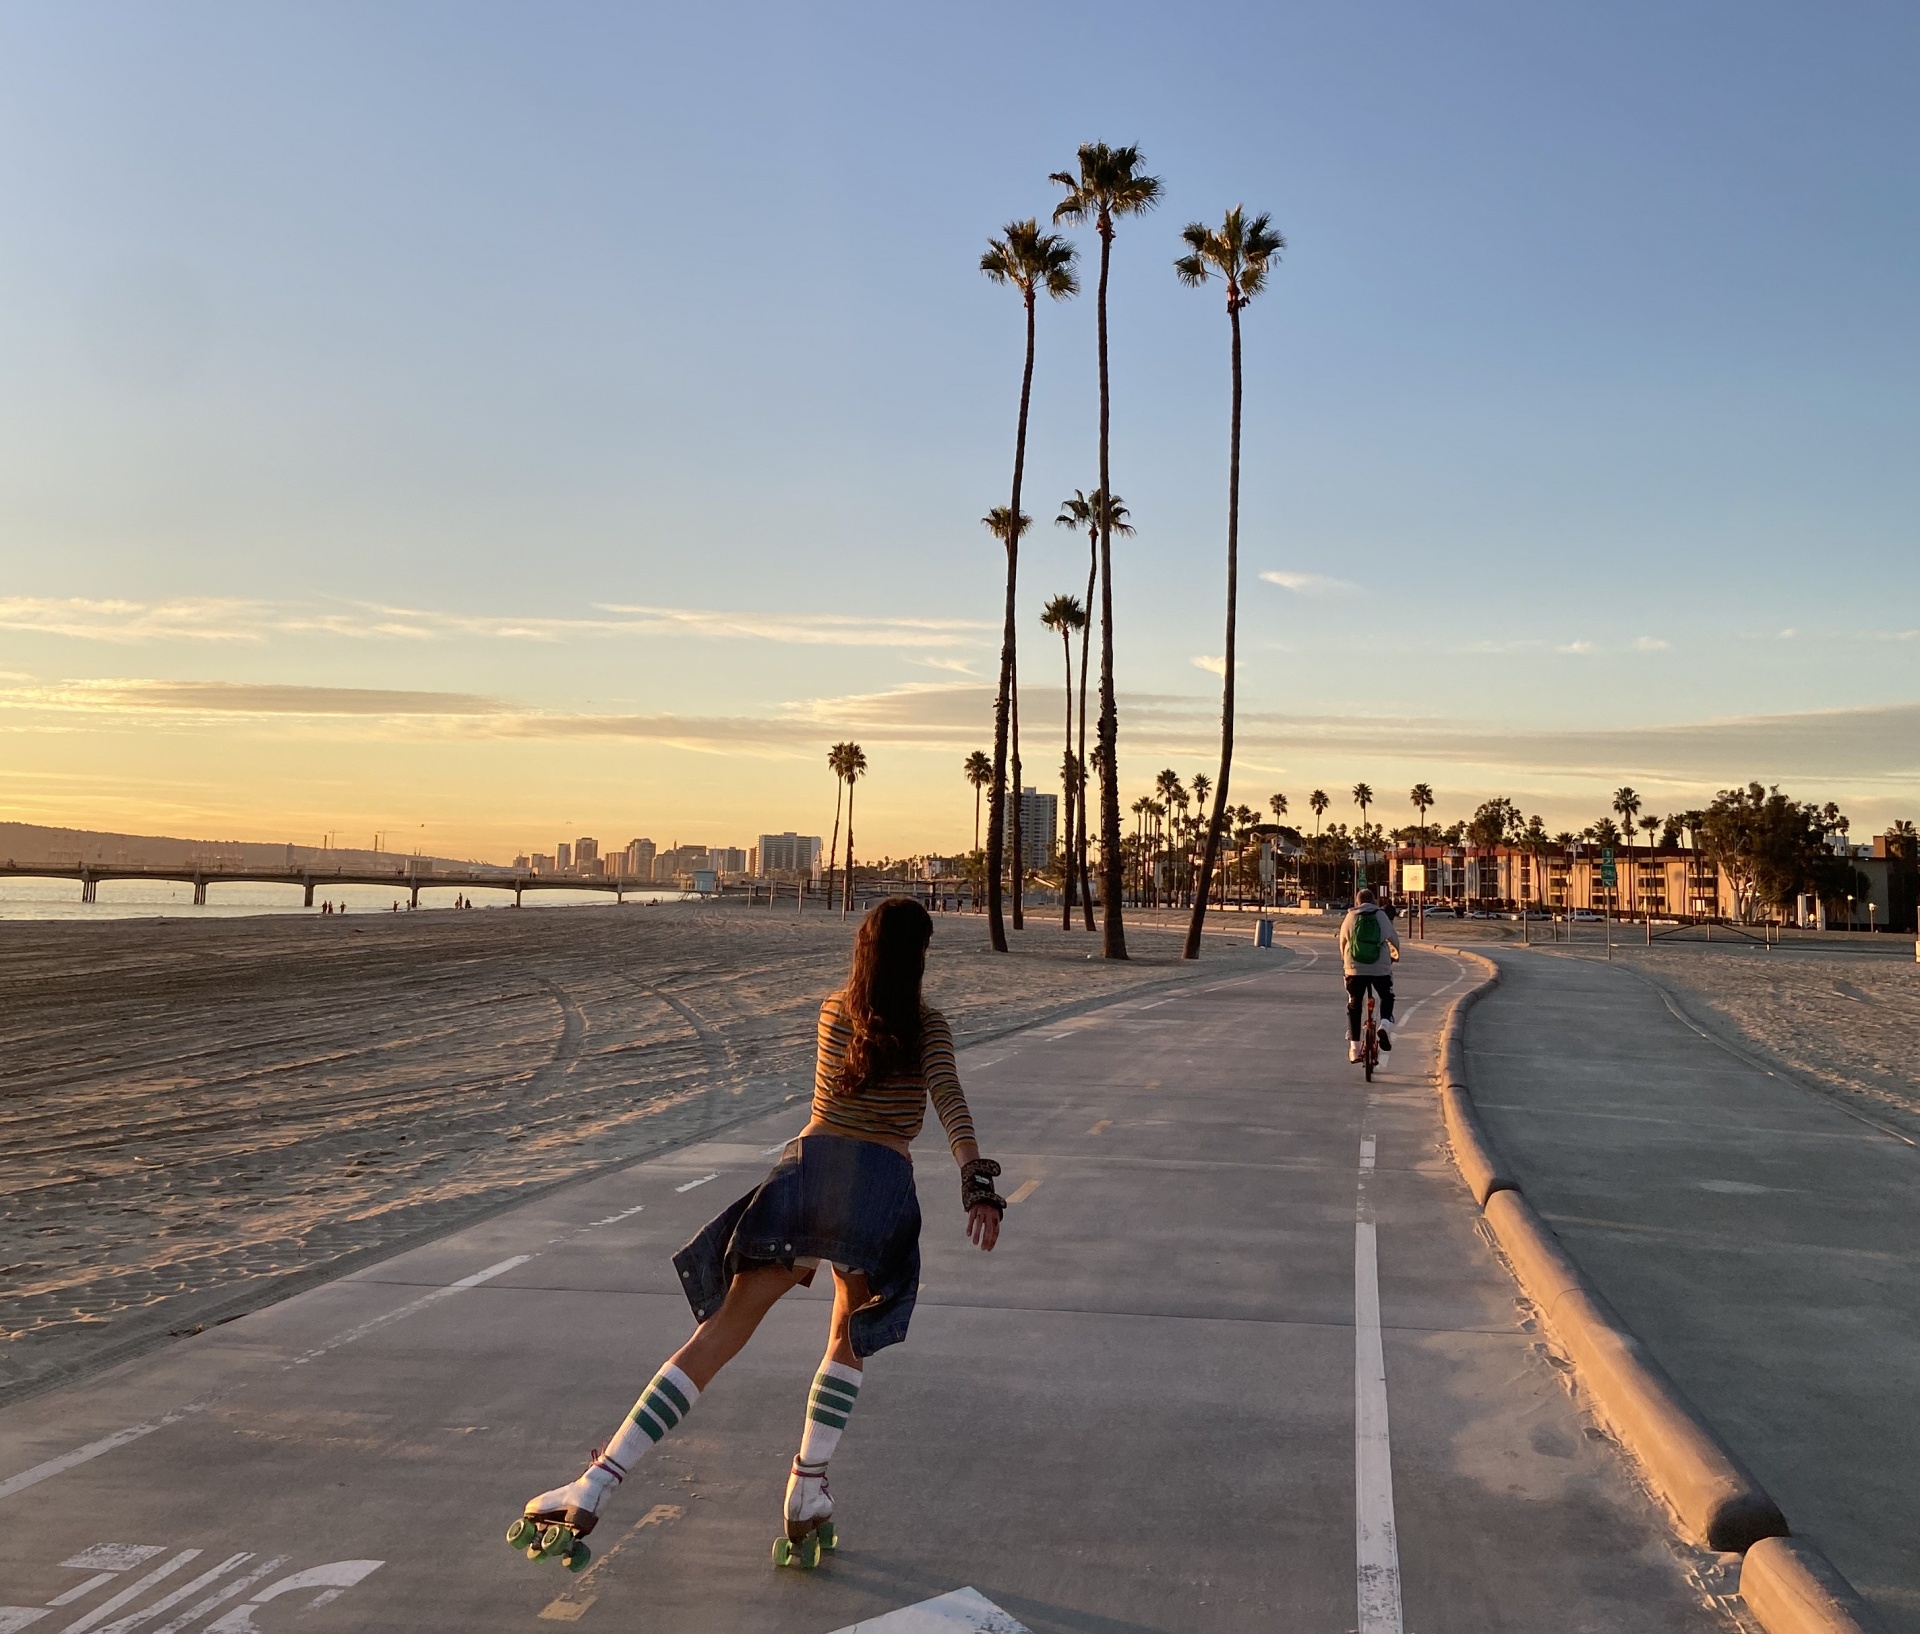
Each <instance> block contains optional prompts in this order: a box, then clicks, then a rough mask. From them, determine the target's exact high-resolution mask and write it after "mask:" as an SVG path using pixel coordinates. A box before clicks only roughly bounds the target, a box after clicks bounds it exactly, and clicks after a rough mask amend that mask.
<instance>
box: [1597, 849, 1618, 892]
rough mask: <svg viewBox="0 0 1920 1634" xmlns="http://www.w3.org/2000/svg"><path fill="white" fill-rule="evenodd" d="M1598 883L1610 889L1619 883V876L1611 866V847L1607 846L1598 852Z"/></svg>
mask: <svg viewBox="0 0 1920 1634" xmlns="http://www.w3.org/2000/svg"><path fill="white" fill-rule="evenodd" d="M1600 883H1601V884H1602V885H1604V886H1606V888H1607V889H1608V890H1609V891H1611V890H1612V889H1613V888H1614V886H1615V885H1617V884H1619V883H1620V876H1619V874H1618V872H1617V871H1616V870H1615V868H1614V866H1613V847H1612V846H1607V847H1606V848H1605V849H1604V850H1602V851H1601V853H1600Z"/></svg>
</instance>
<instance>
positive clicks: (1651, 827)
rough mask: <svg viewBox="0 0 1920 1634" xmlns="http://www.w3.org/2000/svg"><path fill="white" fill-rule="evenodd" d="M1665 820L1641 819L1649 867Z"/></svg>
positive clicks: (1650, 902)
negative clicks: (1654, 839)
mask: <svg viewBox="0 0 1920 1634" xmlns="http://www.w3.org/2000/svg"><path fill="white" fill-rule="evenodd" d="M1845 820H1846V819H1845V818H1842V819H1841V821H1843V822H1844V821H1845ZM1664 821H1665V819H1664V818H1661V817H1656V816H1654V815H1653V814H1652V813H1649V814H1648V815H1647V816H1645V817H1642V818H1641V819H1640V827H1641V828H1642V829H1643V830H1644V831H1645V833H1646V836H1647V865H1648V867H1652V866H1653V861H1654V858H1655V856H1656V852H1655V851H1654V846H1653V837H1654V835H1656V834H1658V833H1659V832H1660V828H1661V825H1662V824H1663V823H1664ZM1661 894H1662V895H1663V896H1664V895H1665V894H1666V893H1665V892H1664V891H1663V892H1662V893H1661ZM1647 912H1648V913H1649V914H1651V913H1652V912H1653V900H1652V898H1648V900H1647Z"/></svg>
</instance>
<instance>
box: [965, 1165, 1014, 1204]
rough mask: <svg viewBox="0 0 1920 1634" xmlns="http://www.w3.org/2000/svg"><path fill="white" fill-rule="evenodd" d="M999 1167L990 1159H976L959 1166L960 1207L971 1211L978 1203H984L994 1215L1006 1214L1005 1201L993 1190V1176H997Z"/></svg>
mask: <svg viewBox="0 0 1920 1634" xmlns="http://www.w3.org/2000/svg"><path fill="white" fill-rule="evenodd" d="M999 1172H1000V1165H999V1164H998V1163H996V1162H994V1161H993V1159H992V1158H990V1157H976V1158H975V1159H974V1160H973V1161H972V1162H971V1163H963V1164H961V1165H960V1206H961V1207H962V1208H963V1209H971V1208H973V1207H974V1206H975V1205H976V1204H978V1203H985V1204H986V1205H987V1207H988V1208H990V1209H992V1210H994V1212H995V1213H998V1214H1005V1213H1006V1212H1007V1200H1006V1198H1004V1197H1002V1196H1001V1195H1000V1194H999V1193H998V1192H997V1191H995V1190H994V1189H993V1180H994V1176H995V1175H997V1174H999Z"/></svg>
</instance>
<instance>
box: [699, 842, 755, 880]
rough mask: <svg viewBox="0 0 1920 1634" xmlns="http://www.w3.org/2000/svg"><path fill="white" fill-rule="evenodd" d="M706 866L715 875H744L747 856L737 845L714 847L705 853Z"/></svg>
mask: <svg viewBox="0 0 1920 1634" xmlns="http://www.w3.org/2000/svg"><path fill="white" fill-rule="evenodd" d="M707 866H708V867H709V868H711V869H712V870H713V871H714V872H715V873H716V874H744V873H745V872H746V871H747V854H746V852H745V851H743V850H742V849H741V848H740V847H739V846H737V845H716V846H714V847H712V848H711V849H710V850H709V851H708V852H707Z"/></svg>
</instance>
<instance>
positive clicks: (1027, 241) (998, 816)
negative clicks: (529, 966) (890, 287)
mask: <svg viewBox="0 0 1920 1634" xmlns="http://www.w3.org/2000/svg"><path fill="white" fill-rule="evenodd" d="M1077 254H1078V252H1077V251H1076V250H1075V249H1074V247H1073V245H1072V244H1070V243H1069V242H1068V241H1067V240H1066V239H1065V238H1063V237H1062V236H1061V235H1060V234H1058V233H1043V232H1042V231H1041V230H1040V222H1039V220H1038V218H1037V217H1032V216H1029V217H1028V218H1027V219H1026V220H1025V221H1010V222H1008V223H1007V225H1006V227H1005V228H1004V229H1002V234H1001V236H1000V237H999V238H995V239H989V240H988V242H987V249H986V253H985V254H984V255H982V256H981V257H980V270H981V271H982V272H983V273H985V274H986V275H987V277H988V278H990V279H992V281H993V282H994V283H996V284H1006V285H1010V286H1011V287H1012V288H1014V289H1016V290H1018V291H1019V292H1020V302H1021V305H1022V306H1023V307H1024V308H1025V310H1026V317H1027V356H1026V365H1025V367H1024V369H1023V370H1022V372H1021V375H1020V420H1019V426H1018V429H1017V430H1016V432H1015V434H1014V443H1013V497H1012V499H1011V500H1009V501H1008V503H1007V506H1006V509H1005V511H1004V512H1002V513H1001V515H1002V516H1003V517H1018V518H1019V523H1018V526H1008V527H1007V528H1005V530H1004V531H1002V532H1000V533H999V535H998V537H999V538H1000V540H1001V541H1002V543H1004V544H1005V545H1006V547H1007V608H1006V619H1005V625H1004V628H1003V630H1002V633H1001V637H1000V690H999V693H998V695H997V697H996V698H995V700H994V720H993V768H994V784H993V809H992V812H991V814H990V815H989V817H988V820H987V931H988V935H989V936H990V938H991V939H992V943H993V947H994V950H995V951H996V952H999V953H1005V952H1006V951H1007V935H1006V929H1005V927H1004V926H1003V925H1002V924H1001V919H1000V911H1001V910H1000V865H1001V860H1002V847H1003V845H1004V843H1005V814H1004V809H1003V808H1004V807H1005V806H1006V803H1007V735H1008V730H1009V725H1008V723H1009V718H1010V717H1013V718H1016V719H1017V716H1018V711H1019V708H1020V701H1019V695H1018V690H1017V689H1018V687H1019V678H1018V676H1017V674H1016V667H1015V662H1014V654H1015V650H1016V647H1017V644H1018V635H1017V632H1016V629H1015V624H1014V596H1015V588H1016V583H1017V581H1018V578H1019V571H1020V535H1021V534H1022V533H1023V532H1025V531H1026V528H1027V525H1028V522H1029V520H1030V519H1029V518H1028V517H1026V516H1025V515H1023V514H1022V513H1021V510H1020V487H1021V483H1022V480H1023V479H1024V477H1025V475H1026V469H1027V410H1028V408H1029V406H1030V405H1031V404H1032V401H1033V351H1034V313H1035V311H1036V309H1037V307H1038V305H1039V298H1040V292H1041V291H1042V290H1043V289H1044V290H1045V291H1046V292H1047V294H1048V295H1050V296H1051V297H1052V298H1053V299H1054V300H1056V301H1064V300H1066V299H1068V298H1069V297H1071V296H1072V295H1074V294H1076V293H1078V291H1079V288H1080V282H1079V280H1078V279H1077V278H1076V277H1075V276H1074V271H1073V263H1074V259H1075V257H1076V255H1077ZM987 525H988V526H989V527H991V526H992V525H993V524H992V520H991V517H989V519H988V524H987ZM1012 731H1013V733H1014V737H1015V741H1016V747H1015V750H1014V776H1013V792H1014V800H1013V827H1014V835H1013V927H1014V929H1015V930H1018V929H1020V926H1021V911H1020V880H1021V861H1022V859H1021V855H1020V798H1019V796H1020V773H1019V759H1020V755H1019V749H1018V747H1017V743H1018V734H1019V728H1018V726H1017V725H1015V726H1014V727H1013V728H1012Z"/></svg>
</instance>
